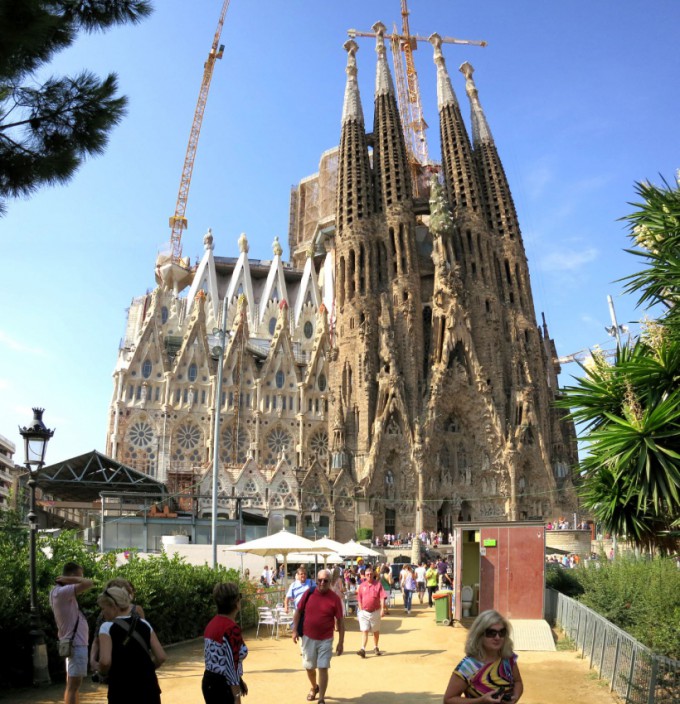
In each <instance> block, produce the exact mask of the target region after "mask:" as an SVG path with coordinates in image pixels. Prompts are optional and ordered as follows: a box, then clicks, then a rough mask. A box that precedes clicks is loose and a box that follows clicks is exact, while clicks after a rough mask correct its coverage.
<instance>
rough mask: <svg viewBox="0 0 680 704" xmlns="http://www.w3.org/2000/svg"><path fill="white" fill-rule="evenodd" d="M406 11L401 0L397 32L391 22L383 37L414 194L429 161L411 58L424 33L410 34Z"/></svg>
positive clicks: (355, 34)
mask: <svg viewBox="0 0 680 704" xmlns="http://www.w3.org/2000/svg"><path fill="white" fill-rule="evenodd" d="M408 17H409V11H408V5H407V0H401V33H399V32H398V31H397V27H396V25H395V26H394V29H393V32H392V34H386V35H385V39H389V41H390V47H391V49H392V60H393V63H394V75H395V82H396V85H397V101H398V104H399V117H400V118H401V124H402V128H403V130H404V138H405V140H406V148H407V149H408V153H409V161H410V162H411V170H412V172H413V173H412V179H413V185H414V189H415V191H414V192H415V193H416V195H418V191H419V188H418V185H419V184H418V179H417V173H418V172H419V171H420V170H421V169H420V167H423V166H427V165H428V164H429V163H430V157H429V153H428V147H427V122H425V118H424V117H423V108H422V103H421V99H420V85H419V83H418V72H417V71H416V66H415V62H414V60H413V52H414V51H415V50H416V49H417V48H418V42H426V41H428V37H423V36H421V35H419V34H411V30H410V28H409V21H408ZM347 34H348V35H349V36H350V37H352V38H353V39H354V38H355V37H375V33H373V32H360V31H358V30H356V29H350V30H348V31H347ZM442 42H443V43H445V44H466V45H468V46H481V47H484V46H486V45H487V43H486V42H485V41H477V40H473V39H456V38H455V37H443V38H442Z"/></svg>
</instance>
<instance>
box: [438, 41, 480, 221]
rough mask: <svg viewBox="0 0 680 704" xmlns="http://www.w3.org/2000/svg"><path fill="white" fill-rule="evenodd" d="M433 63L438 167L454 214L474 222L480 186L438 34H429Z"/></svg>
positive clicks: (476, 217) (477, 210) (478, 203)
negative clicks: (437, 132)
mask: <svg viewBox="0 0 680 704" xmlns="http://www.w3.org/2000/svg"><path fill="white" fill-rule="evenodd" d="M430 43H431V44H432V45H433V46H434V62H435V64H436V66H437V105H438V109H439V126H440V129H441V142H442V169H443V171H444V182H445V184H446V192H447V196H448V200H449V202H450V203H451V207H452V208H453V211H454V215H455V216H456V217H457V218H459V219H461V220H465V221H477V219H478V218H479V215H480V214H481V209H482V206H481V199H480V186H479V180H478V178H477V173H476V171H475V167H474V164H473V161H472V148H471V146H470V139H469V137H468V134H467V130H466V128H465V123H464V122H463V118H462V116H461V114H460V106H459V105H458V99H457V98H456V94H455V93H454V92H453V86H452V85H451V78H450V77H449V73H448V70H447V68H446V62H445V60H444V55H443V54H442V50H441V46H442V39H441V37H440V36H439V34H436V33H435V34H433V35H432V36H431V37H430Z"/></svg>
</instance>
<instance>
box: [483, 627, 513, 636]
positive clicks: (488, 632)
mask: <svg viewBox="0 0 680 704" xmlns="http://www.w3.org/2000/svg"><path fill="white" fill-rule="evenodd" d="M484 635H485V636H486V637H487V638H505V636H507V635H508V629H507V628H501V629H500V630H498V631H497V630H496V629H495V628H487V629H486V630H485V631H484Z"/></svg>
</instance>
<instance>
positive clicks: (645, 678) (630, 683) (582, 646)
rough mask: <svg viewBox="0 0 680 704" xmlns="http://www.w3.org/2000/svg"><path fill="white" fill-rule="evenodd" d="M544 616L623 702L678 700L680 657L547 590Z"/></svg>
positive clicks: (676, 703)
mask: <svg viewBox="0 0 680 704" xmlns="http://www.w3.org/2000/svg"><path fill="white" fill-rule="evenodd" d="M545 608H546V614H545V617H546V619H547V620H548V621H549V622H550V623H551V624H553V625H557V626H558V627H559V628H560V629H562V630H563V631H564V632H565V634H566V635H567V636H568V637H569V638H570V639H571V640H573V641H574V643H575V644H576V647H577V648H578V650H580V651H581V656H582V657H583V658H588V659H589V660H590V667H591V668H596V669H597V671H598V673H599V676H600V678H602V679H605V680H607V681H608V682H609V685H610V687H609V688H610V691H612V692H615V693H616V694H617V695H618V696H619V697H620V698H621V699H622V700H623V701H624V702H625V704H680V660H671V659H670V658H666V657H663V656H662V655H655V654H654V653H653V652H652V651H651V650H650V649H649V648H647V647H646V646H644V645H642V643H640V642H639V641H637V640H635V639H634V638H632V637H631V636H630V635H628V633H626V632H625V631H623V630H621V629H620V628H619V627H618V626H615V625H614V624H613V623H610V622H609V621H607V619H606V618H603V617H602V616H600V615H599V614H597V613H595V611H593V610H592V609H589V608H588V607H587V606H584V605H583V604H581V603H579V602H578V601H576V600H575V599H571V598H570V597H568V596H565V595H564V594H561V593H560V592H558V591H556V590H554V589H546V599H545Z"/></svg>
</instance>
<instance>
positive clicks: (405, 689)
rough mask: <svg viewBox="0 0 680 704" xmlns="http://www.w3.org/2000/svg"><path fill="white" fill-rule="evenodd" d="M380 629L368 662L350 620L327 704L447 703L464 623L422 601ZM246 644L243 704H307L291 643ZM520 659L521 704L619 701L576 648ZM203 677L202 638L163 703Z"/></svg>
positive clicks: (55, 694) (194, 700)
mask: <svg viewBox="0 0 680 704" xmlns="http://www.w3.org/2000/svg"><path fill="white" fill-rule="evenodd" d="M382 631H383V632H382V634H381V638H380V646H381V649H383V650H384V655H382V656H381V657H375V656H373V655H369V656H368V657H366V659H365V660H362V659H361V658H359V657H358V656H357V655H356V651H357V649H358V647H359V645H360V634H359V628H358V625H357V621H356V618H351V617H350V618H349V619H348V622H347V633H346V636H345V654H344V655H343V656H342V657H339V658H334V659H333V662H332V664H331V671H330V684H329V687H328V692H327V696H326V699H327V700H328V702H329V704H338V702H352V703H353V704H414V702H418V704H441V701H442V695H443V693H444V690H445V688H446V684H447V682H448V680H449V676H450V674H451V671H452V669H453V667H454V666H455V665H456V664H457V662H458V661H459V660H460V659H461V657H462V655H463V644H464V642H465V637H466V633H467V631H466V630H465V629H464V628H462V627H460V626H456V627H455V628H451V627H444V626H438V625H436V623H435V621H434V611H433V610H432V609H428V607H427V605H426V604H425V605H422V606H421V605H419V604H416V605H415V606H414V609H413V611H412V613H411V616H406V615H405V614H404V612H403V611H402V610H401V609H399V608H396V609H392V610H391V613H390V615H389V616H387V617H386V618H385V619H383V628H382ZM260 635H261V636H262V634H260ZM245 639H246V642H247V644H248V647H249V649H250V654H249V656H248V659H247V660H246V661H245V676H244V679H245V680H246V682H247V683H248V687H249V688H250V694H249V695H248V697H247V698H246V699H245V700H244V704H258V703H259V702H266V703H267V704H273V703H274V702H275V703H276V704H305V697H306V695H307V692H308V690H309V684H308V681H307V677H306V676H305V674H304V672H303V671H302V669H301V664H300V656H299V652H298V647H297V646H296V645H295V644H293V642H292V640H291V638H290V637H281V638H280V639H279V640H273V639H271V638H269V637H268V636H266V635H265V637H261V638H260V639H259V640H256V639H255V631H254V630H253V631H249V632H247V633H246V634H245ZM370 642H371V640H369V644H370ZM519 657H520V659H519V663H520V667H521V670H522V677H523V679H524V682H525V690H524V692H525V693H524V696H523V697H522V700H521V701H522V704H575V703H576V702H579V703H580V702H585V703H587V704H613V703H614V701H615V700H614V699H613V697H612V696H611V695H610V694H609V688H608V687H607V686H605V685H604V684H603V683H601V682H599V681H598V680H597V679H595V676H594V675H593V674H592V673H590V671H589V670H588V665H587V662H584V661H583V660H581V659H580V658H579V657H578V655H577V654H576V653H575V652H573V651H561V652H560V651H558V652H552V653H550V652H522V653H520V654H519ZM202 673H203V641H202V640H200V639H199V640H194V641H190V642H188V643H183V644H181V645H178V646H174V647H170V648H168V661H167V662H166V663H165V665H164V666H163V667H162V668H161V669H160V670H159V672H158V674H159V678H160V683H161V688H162V690H163V697H162V699H163V704H203V698H202V696H201V675H202ZM3 694H4V696H5V697H7V701H10V700H11V702H12V704H23V703H26V702H31V703H33V704H54V703H55V702H60V701H61V700H62V697H63V685H52V686H51V687H49V688H47V689H42V690H25V691H21V692H16V691H13V692H11V693H3ZM2 697H3V695H2V694H0V698H2ZM105 702H106V688H105V687H100V686H98V685H94V684H92V683H91V682H87V683H85V684H84V685H83V689H82V691H81V698H80V704H104V703H105Z"/></svg>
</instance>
